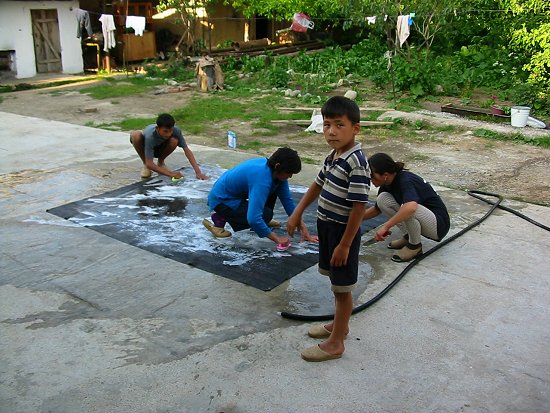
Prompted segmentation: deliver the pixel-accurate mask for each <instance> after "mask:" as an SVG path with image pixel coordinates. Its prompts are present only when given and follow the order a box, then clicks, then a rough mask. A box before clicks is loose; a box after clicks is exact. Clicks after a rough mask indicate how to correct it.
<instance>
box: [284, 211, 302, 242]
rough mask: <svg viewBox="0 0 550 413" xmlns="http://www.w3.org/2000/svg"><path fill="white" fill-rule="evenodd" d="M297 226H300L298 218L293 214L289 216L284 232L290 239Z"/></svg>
mask: <svg viewBox="0 0 550 413" xmlns="http://www.w3.org/2000/svg"><path fill="white" fill-rule="evenodd" d="M298 225H300V217H299V216H296V215H295V214H292V215H291V216H289V217H288V221H287V222H286V232H288V235H290V236H291V237H292V236H293V235H294V231H296V228H297V227H298Z"/></svg>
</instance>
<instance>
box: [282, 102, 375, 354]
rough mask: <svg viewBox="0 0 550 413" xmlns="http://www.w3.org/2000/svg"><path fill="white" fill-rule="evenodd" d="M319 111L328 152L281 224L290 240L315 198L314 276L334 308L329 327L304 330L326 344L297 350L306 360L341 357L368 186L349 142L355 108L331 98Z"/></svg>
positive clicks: (362, 162)
mask: <svg viewBox="0 0 550 413" xmlns="http://www.w3.org/2000/svg"><path fill="white" fill-rule="evenodd" d="M321 113H322V115H323V133H324V135H325V139H326V141H327V143H328V145H329V146H330V147H331V148H332V149H333V150H332V152H331V153H330V154H329V156H328V157H327V158H326V159H325V162H324V165H323V168H322V169H321V170H320V171H319V174H318V175H317V178H316V179H315V182H313V184H311V186H310V187H309V189H308V191H307V193H306V194H305V195H304V197H303V198H302V199H301V201H300V202H299V204H298V206H297V207H296V209H295V210H294V213H293V214H292V215H291V217H290V218H289V219H288V223H287V229H288V233H289V234H290V235H291V236H292V235H293V233H294V231H295V229H296V227H297V226H298V225H299V223H300V220H301V216H302V214H303V212H304V210H305V209H306V208H307V206H308V205H310V204H311V203H312V202H313V201H315V199H317V198H319V202H318V208H317V231H318V236H319V272H320V273H321V274H323V275H328V276H329V277H330V281H331V284H332V287H331V289H332V291H333V293H334V298H335V306H336V309H335V312H334V320H333V321H332V322H331V323H329V324H327V325H317V326H312V327H311V328H310V329H309V331H308V334H309V336H310V337H313V338H325V339H326V340H325V341H323V342H322V343H320V344H319V345H316V346H313V347H309V348H306V349H305V350H303V351H302V358H303V359H304V360H306V361H326V360H331V359H336V358H340V357H341V356H342V353H344V350H345V348H344V339H345V337H346V335H347V334H348V332H349V328H348V324H349V320H350V317H351V312H352V310H353V298H352V294H351V291H352V289H353V288H354V287H355V284H356V283H357V274H358V268H359V247H360V241H361V230H360V225H361V221H362V219H363V214H364V212H365V205H366V202H367V200H368V191H369V186H370V180H369V168H368V164H367V160H366V158H365V155H364V154H363V151H362V150H361V145H360V144H356V142H355V136H356V135H357V133H359V129H360V125H359V120H360V113H359V107H358V106H357V104H356V103H355V102H354V101H352V100H350V99H348V98H345V97H342V96H335V97H332V98H330V99H329V100H328V101H327V102H326V103H325V104H324V105H323V108H322V109H321Z"/></svg>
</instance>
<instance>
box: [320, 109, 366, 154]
mask: <svg viewBox="0 0 550 413" xmlns="http://www.w3.org/2000/svg"><path fill="white" fill-rule="evenodd" d="M359 128H360V126H359V124H358V123H352V122H351V120H349V118H348V117H347V116H346V115H344V116H338V117H335V118H324V119H323V133H324V135H325V139H326V141H327V143H328V145H329V146H330V147H331V148H332V149H334V150H336V153H337V154H342V153H344V152H346V151H347V150H349V149H351V148H353V147H354V146H355V135H357V134H358V133H359Z"/></svg>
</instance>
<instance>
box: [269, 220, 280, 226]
mask: <svg viewBox="0 0 550 413" xmlns="http://www.w3.org/2000/svg"><path fill="white" fill-rule="evenodd" d="M267 226H268V227H269V228H279V227H280V226H281V223H280V222H279V221H277V220H276V219H272V220H271V221H269V222H268V223H267Z"/></svg>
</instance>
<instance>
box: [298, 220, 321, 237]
mask: <svg viewBox="0 0 550 413" xmlns="http://www.w3.org/2000/svg"><path fill="white" fill-rule="evenodd" d="M300 234H301V235H302V238H301V242H304V241H310V242H319V237H318V236H317V235H310V234H309V231H308V230H307V227H306V224H305V223H304V221H302V222H301V223H300Z"/></svg>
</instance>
